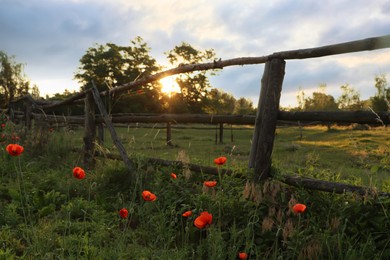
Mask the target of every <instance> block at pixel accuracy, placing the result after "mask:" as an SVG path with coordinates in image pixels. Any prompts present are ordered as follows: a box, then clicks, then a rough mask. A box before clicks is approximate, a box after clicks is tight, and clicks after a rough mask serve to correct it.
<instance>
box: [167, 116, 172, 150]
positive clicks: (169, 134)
mask: <svg viewBox="0 0 390 260" xmlns="http://www.w3.org/2000/svg"><path fill="white" fill-rule="evenodd" d="M167 145H168V146H172V145H173V144H172V127H171V122H168V123H167Z"/></svg>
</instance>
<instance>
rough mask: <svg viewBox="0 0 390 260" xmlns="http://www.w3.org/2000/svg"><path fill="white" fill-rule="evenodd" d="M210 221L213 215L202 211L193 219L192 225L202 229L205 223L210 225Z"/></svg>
mask: <svg viewBox="0 0 390 260" xmlns="http://www.w3.org/2000/svg"><path fill="white" fill-rule="evenodd" d="M212 221H213V215H212V214H210V213H208V212H207V211H203V212H202V213H200V216H199V217H197V218H196V219H195V220H194V225H195V227H197V228H199V229H202V228H204V227H206V226H207V225H210V224H211V222H212Z"/></svg>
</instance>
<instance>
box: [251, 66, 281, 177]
mask: <svg viewBox="0 0 390 260" xmlns="http://www.w3.org/2000/svg"><path fill="white" fill-rule="evenodd" d="M285 65H286V62H285V61H284V60H282V59H272V60H270V61H267V62H266V64H265V68H264V74H263V78H262V79H261V92H260V97H259V104H258V108H257V109H258V110H257V114H256V126H255V131H254V136H253V139H252V147H251V155H250V163H249V165H250V167H252V168H254V169H255V172H254V181H255V182H259V181H262V180H265V179H267V178H269V177H270V175H271V163H272V161H271V154H272V149H273V144H274V138H275V129H276V121H277V116H278V111H279V102H280V95H281V91H282V84H283V78H284V68H285Z"/></svg>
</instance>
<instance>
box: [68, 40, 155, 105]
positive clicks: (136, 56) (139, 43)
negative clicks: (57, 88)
mask: <svg viewBox="0 0 390 260" xmlns="http://www.w3.org/2000/svg"><path fill="white" fill-rule="evenodd" d="M80 63H81V65H80V67H79V68H78V71H77V73H76V74H75V79H77V80H78V81H79V82H80V83H81V84H82V89H86V88H89V87H91V81H92V80H94V82H95V84H96V86H97V87H98V89H99V91H102V90H107V88H113V87H115V86H119V85H122V84H125V83H128V82H131V81H134V80H136V79H138V78H142V77H146V76H149V75H152V74H154V73H156V72H157V71H159V70H160V66H158V64H157V62H156V60H155V59H154V58H152V57H151V55H150V48H149V47H148V45H147V44H146V43H145V42H144V41H143V39H142V38H141V37H136V38H135V39H134V40H132V41H131V45H130V46H118V45H116V44H113V43H107V44H106V45H97V46H95V47H92V48H89V49H88V50H87V52H86V54H84V56H83V57H82V58H81V59H80ZM143 94H144V95H145V96H146V97H147V98H139V99H135V100H134V101H135V102H138V103H139V104H138V106H139V107H142V106H144V105H146V104H147V103H150V100H156V102H157V103H158V100H159V96H160V93H159V85H158V83H151V84H149V85H147V86H145V87H143ZM118 98H119V97H117V96H115V99H114V100H113V101H112V102H113V104H114V105H115V104H116V103H117V102H119V101H118ZM121 103H123V102H121ZM133 105H134V104H133ZM116 107H119V106H116ZM114 109H115V108H114ZM118 109H119V108H118Z"/></svg>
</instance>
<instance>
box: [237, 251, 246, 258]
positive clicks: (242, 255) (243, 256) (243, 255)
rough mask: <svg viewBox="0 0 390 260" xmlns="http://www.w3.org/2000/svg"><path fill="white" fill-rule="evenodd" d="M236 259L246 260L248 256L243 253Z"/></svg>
mask: <svg viewBox="0 0 390 260" xmlns="http://www.w3.org/2000/svg"><path fill="white" fill-rule="evenodd" d="M238 258H240V259H247V258H248V254H247V253H244V252H240V253H238Z"/></svg>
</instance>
